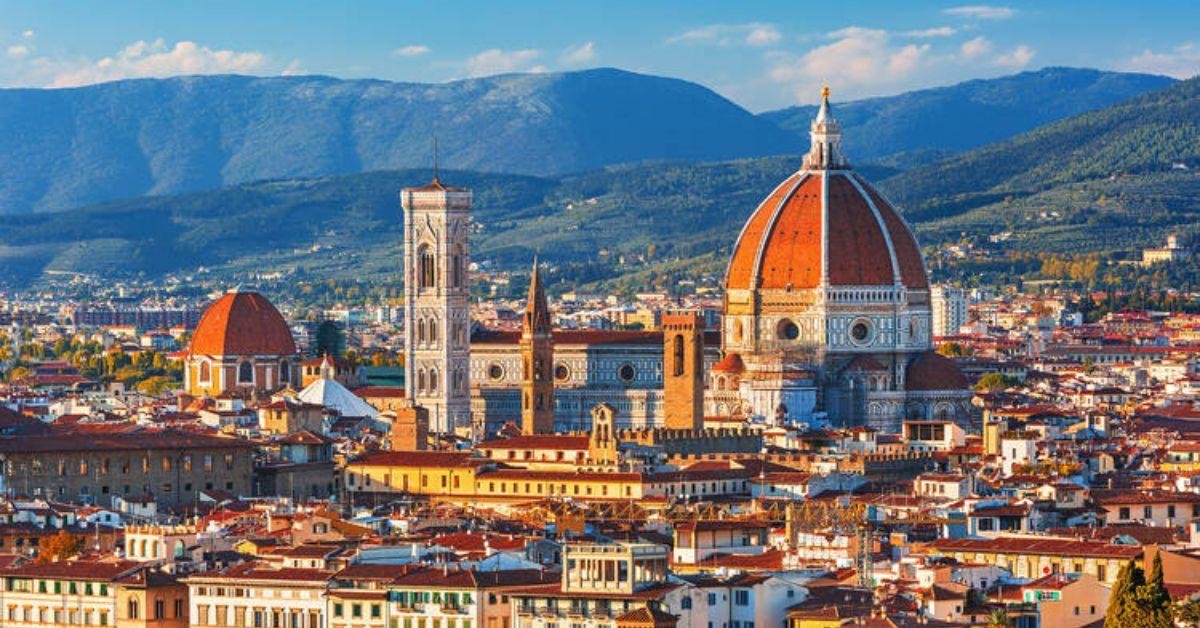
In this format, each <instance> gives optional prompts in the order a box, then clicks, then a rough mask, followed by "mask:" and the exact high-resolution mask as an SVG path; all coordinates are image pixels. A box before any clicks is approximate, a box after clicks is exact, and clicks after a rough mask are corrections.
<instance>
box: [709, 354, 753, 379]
mask: <svg viewBox="0 0 1200 628" xmlns="http://www.w3.org/2000/svg"><path fill="white" fill-rule="evenodd" d="M712 370H713V371H714V372H720V373H735V374H737V373H744V372H746V363H745V362H742V356H740V355H738V354H736V353H733V352H730V353H728V354H726V355H725V357H724V358H721V361H720V362H717V363H716V364H714V365H713V367H712Z"/></svg>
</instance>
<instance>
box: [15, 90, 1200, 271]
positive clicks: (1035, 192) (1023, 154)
mask: <svg viewBox="0 0 1200 628" xmlns="http://www.w3.org/2000/svg"><path fill="white" fill-rule="evenodd" d="M839 114H840V111H839ZM1198 121H1200V79H1193V80H1189V81H1183V82H1178V83H1174V84H1170V85H1169V86H1168V87H1166V88H1164V89H1161V90H1158V91H1154V92H1150V93H1146V94H1144V95H1141V96H1135V97H1133V98H1132V99H1129V100H1126V101H1124V102H1121V103H1118V104H1115V105H1110V106H1108V107H1105V108H1103V109H1100V110H1096V111H1092V112H1088V113H1084V114H1080V115H1077V116H1074V117H1070V118H1068V119H1065V120H1061V121H1058V122H1054V123H1051V124H1048V125H1045V126H1042V127H1039V128H1036V129H1033V130H1031V131H1028V132H1026V133H1022V134H1019V135H1017V136H1015V137H1012V138H1009V139H1006V140H1003V141H1000V142H997V143H993V144H989V145H987V146H984V147H980V148H976V149H971V150H968V151H965V152H962V153H958V154H953V155H951V156H949V157H948V158H946V159H944V160H942V161H939V162H937V163H934V164H929V165H913V164H908V166H909V167H908V168H907V169H903V170H902V169H900V168H897V167H896V164H889V165H875V166H872V165H866V166H859V168H858V169H859V170H860V171H863V173H864V174H865V175H866V176H867V177H868V178H869V179H872V180H874V181H876V182H877V183H878V184H879V186H880V188H881V189H882V190H883V191H884V192H885V193H886V194H888V195H889V196H890V197H891V198H892V199H893V200H894V201H895V202H897V204H898V205H899V207H900V208H901V209H902V210H903V211H904V212H905V213H906V216H907V217H908V218H909V220H910V221H911V222H913V223H914V224H915V226H916V228H917V230H918V235H919V237H920V238H921V240H922V242H923V243H924V244H926V245H931V244H938V243H941V242H946V241H951V240H956V239H958V238H960V237H961V234H962V233H970V234H974V235H975V236H981V235H986V234H990V233H993V232H995V231H999V230H1009V231H1012V232H1014V235H1013V238H1012V246H1014V247H1015V248H1018V249H1020V250H1029V251H1054V252H1080V251H1106V250H1117V249H1121V248H1123V247H1124V248H1128V247H1135V246H1138V245H1139V244H1141V245H1144V244H1145V243H1146V242H1148V241H1152V240H1153V239H1154V238H1158V237H1161V236H1162V235H1163V234H1164V233H1165V232H1166V230H1182V231H1184V232H1190V231H1195V230H1196V225H1197V224H1200V206H1198V205H1200V202H1198V201H1197V199H1200V176H1197V175H1196V169H1197V168H1198V167H1200V130H1198ZM851 156H852V157H853V154H852V155H851ZM798 164H799V156H798V155H795V154H792V155H781V156H771V157H751V158H743V159H735V160H726V161H719V162H710V163H692V162H688V161H680V160H675V161H656V162H646V161H643V162H639V163H630V164H621V165H611V166H607V167H603V168H598V169H593V170H589V171H586V172H582V173H575V174H563V175H555V176H529V175H518V174H504V173H482V172H475V171H467V170H452V171H443V173H442V178H443V179H444V180H447V181H449V182H451V183H453V184H456V185H464V186H467V187H471V188H472V189H473V190H474V191H475V209H474V211H473V220H474V222H475V224H476V227H475V231H474V233H473V235H472V250H473V258H474V259H475V260H476V261H481V262H484V263H491V264H495V265H497V266H499V267H503V268H522V267H524V266H525V265H526V264H528V262H529V260H530V259H531V257H532V255H533V253H534V252H535V251H541V253H542V255H543V257H544V258H547V259H548V260H549V261H550V262H552V263H553V264H554V265H555V267H556V271H555V272H556V277H555V278H556V279H557V280H560V281H564V282H568V283H571V284H573V285H586V284H588V283H590V282H596V281H611V280H613V279H615V278H619V277H636V280H637V281H638V282H640V283H641V284H642V285H649V282H651V281H654V280H661V279H662V277H663V276H671V277H674V276H676V275H677V276H678V277H684V276H697V275H698V274H705V273H712V274H716V273H719V271H720V269H721V268H722V267H723V265H724V262H725V260H726V259H727V256H728V250H729V247H730V246H731V245H732V243H733V240H734V238H735V237H736V234H737V230H738V229H739V228H740V226H741V225H742V223H743V222H744V220H745V219H746V217H747V216H748V215H749V214H750V212H752V211H753V209H754V207H755V205H756V204H757V202H758V201H759V200H761V197H762V196H764V195H765V194H766V193H767V192H768V191H769V190H770V189H771V188H772V187H773V185H774V184H775V183H777V182H778V181H779V180H781V179H782V178H784V177H785V176H786V175H787V174H788V173H790V172H792V171H794V170H795V169H796V168H797V167H798ZM432 176H433V172H432V171H431V170H429V169H428V168H424V169H408V170H397V171H382V172H370V173H361V174H357V173H356V174H342V175H332V176H321V177H309V178H288V179H278V180H271V181H259V182H250V183H243V184H237V185H232V186H226V187H224V188H220V189H217V190H212V191H199V192H192V193H186V194H180V195H159V196H147V197H140V198H131V199H123V200H116V201H110V202H105V203H99V204H93V205H91V206H88V207H84V208H79V209H73V210H67V211H62V212H58V213H32V214H30V213H26V214H23V215H14V216H9V217H7V218H6V219H5V220H4V221H2V222H0V282H4V283H8V284H10V285H27V284H28V283H30V282H32V281H35V280H37V279H38V278H39V277H42V276H44V274H45V273H47V272H79V273H88V274H93V275H95V276H98V277H109V276H129V275H142V276H146V277H150V278H159V277H162V276H164V275H166V274H191V273H195V272H200V271H201V269H202V268H203V269H207V270H209V271H213V272H218V273H226V274H228V275H229V276H239V277H246V276H253V275H255V274H261V273H263V272H271V271H276V270H283V271H291V272H296V273H298V274H300V275H307V276H310V277H314V278H326V277H329V278H332V277H343V278H362V277H391V278H393V279H394V276H395V272H396V268H397V263H398V260H399V255H400V250H399V247H400V241H401V238H400V221H399V208H398V206H397V205H398V203H397V191H398V190H399V189H400V188H402V187H405V186H409V185H414V184H416V185H419V184H422V183H424V182H426V181H428V180H429V179H430V178H431V177H432Z"/></svg>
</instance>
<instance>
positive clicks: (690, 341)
mask: <svg viewBox="0 0 1200 628" xmlns="http://www.w3.org/2000/svg"><path fill="white" fill-rule="evenodd" d="M662 330H663V427H666V428H669V429H677V430H699V429H701V428H703V427H704V318H703V317H702V316H701V315H700V312H699V311H697V310H679V311H674V312H663V314H662Z"/></svg>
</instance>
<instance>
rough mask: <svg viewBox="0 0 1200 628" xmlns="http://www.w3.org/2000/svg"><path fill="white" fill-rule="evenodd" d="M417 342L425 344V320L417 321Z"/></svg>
mask: <svg viewBox="0 0 1200 628" xmlns="http://www.w3.org/2000/svg"><path fill="white" fill-rule="evenodd" d="M417 342H419V343H421V344H424V343H425V319H423V318H422V319H418V320H417Z"/></svg>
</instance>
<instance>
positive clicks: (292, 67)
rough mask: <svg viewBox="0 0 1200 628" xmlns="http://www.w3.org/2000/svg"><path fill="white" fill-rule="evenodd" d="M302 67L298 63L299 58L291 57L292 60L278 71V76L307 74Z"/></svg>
mask: <svg viewBox="0 0 1200 628" xmlns="http://www.w3.org/2000/svg"><path fill="white" fill-rule="evenodd" d="M307 73H308V72H306V71H305V70H304V68H303V67H302V66H301V65H300V60H299V59H292V62H291V63H289V64H287V67H286V68H284V69H283V70H282V71H280V72H279V75H280V76H300V75H302V74H307Z"/></svg>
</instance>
